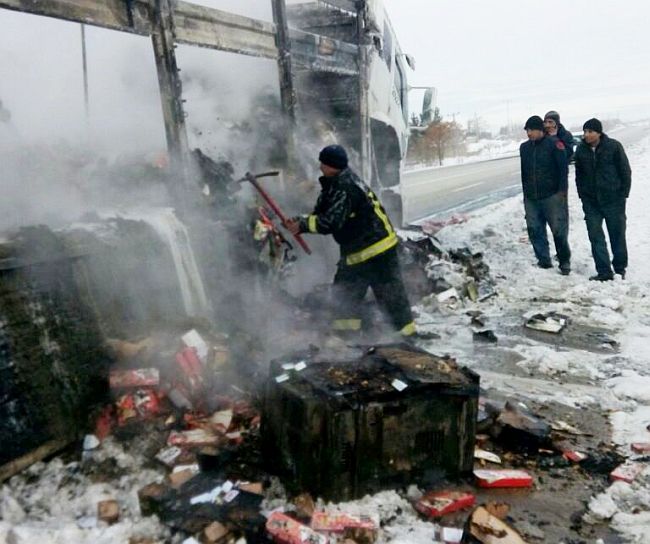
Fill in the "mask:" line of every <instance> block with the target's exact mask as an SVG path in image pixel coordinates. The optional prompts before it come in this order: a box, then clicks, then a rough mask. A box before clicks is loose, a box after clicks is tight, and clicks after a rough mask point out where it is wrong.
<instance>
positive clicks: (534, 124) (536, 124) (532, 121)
mask: <svg viewBox="0 0 650 544" xmlns="http://www.w3.org/2000/svg"><path fill="white" fill-rule="evenodd" d="M524 130H544V121H542V118H541V117H540V116H539V115H533V116H532V117H529V118H528V121H526V124H525V125H524Z"/></svg>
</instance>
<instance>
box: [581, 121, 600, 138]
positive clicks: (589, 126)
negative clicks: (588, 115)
mask: <svg viewBox="0 0 650 544" xmlns="http://www.w3.org/2000/svg"><path fill="white" fill-rule="evenodd" d="M582 130H593V131H594V132H598V133H600V134H602V133H603V124H602V123H601V122H600V121H599V120H598V119H596V118H595V117H593V118H592V119H589V121H586V122H585V124H584V125H582Z"/></svg>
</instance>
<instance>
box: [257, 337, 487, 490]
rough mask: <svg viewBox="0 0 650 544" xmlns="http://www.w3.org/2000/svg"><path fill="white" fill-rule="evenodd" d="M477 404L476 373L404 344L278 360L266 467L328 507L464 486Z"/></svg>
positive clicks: (265, 439)
mask: <svg viewBox="0 0 650 544" xmlns="http://www.w3.org/2000/svg"><path fill="white" fill-rule="evenodd" d="M362 353H363V352H362ZM478 396H479V377H478V375H477V374H475V373H474V372H472V371H471V370H469V369H467V368H459V367H458V366H457V365H456V363H455V361H454V360H453V359H450V358H441V357H437V356H435V355H431V354H430V353H427V352H425V351H422V350H419V349H417V348H413V347H411V346H409V345H405V344H400V345H390V346H380V347H376V348H370V349H367V350H366V352H365V353H363V354H362V355H361V356H360V357H357V358H355V359H351V360H350V359H348V360H340V359H339V360H328V359H327V358H322V357H319V356H315V357H313V359H311V360H304V359H298V360H290V361H286V360H283V361H275V362H274V363H273V365H272V371H271V377H270V378H269V382H268V385H267V391H266V395H265V402H264V410H263V423H262V443H263V453H264V458H265V459H267V460H268V462H269V466H270V467H273V468H275V470H276V471H279V472H280V473H281V475H283V476H284V480H285V481H286V483H287V484H288V485H294V486H296V487H297V488H301V489H304V490H307V491H309V492H310V493H313V494H315V495H318V496H322V497H324V498H326V499H331V500H347V499H352V498H357V497H360V496H363V495H364V494H366V493H373V492H376V491H378V490H380V489H387V488H390V487H399V486H403V485H408V484H409V483H412V482H414V481H417V480H419V479H422V478H423V477H427V478H429V479H432V478H433V479H436V478H437V479H442V478H444V477H452V478H453V477H458V476H460V475H462V474H466V473H469V472H471V470H472V466H473V456H474V436H475V427H476V416H477V411H478Z"/></svg>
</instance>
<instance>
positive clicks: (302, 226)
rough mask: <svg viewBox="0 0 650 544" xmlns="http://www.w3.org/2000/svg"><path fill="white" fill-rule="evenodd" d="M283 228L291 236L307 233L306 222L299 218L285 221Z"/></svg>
mask: <svg viewBox="0 0 650 544" xmlns="http://www.w3.org/2000/svg"><path fill="white" fill-rule="evenodd" d="M285 227H286V229H287V230H288V231H289V232H290V233H291V234H300V233H302V232H306V231H307V220H306V219H305V218H304V217H301V216H296V217H292V218H291V219H288V220H287V223H286V225H285Z"/></svg>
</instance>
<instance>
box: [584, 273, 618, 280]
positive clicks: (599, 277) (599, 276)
mask: <svg viewBox="0 0 650 544" xmlns="http://www.w3.org/2000/svg"><path fill="white" fill-rule="evenodd" d="M613 279H614V274H607V275H605V274H596V275H595V276H591V277H590V278H589V281H612V280H613Z"/></svg>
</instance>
